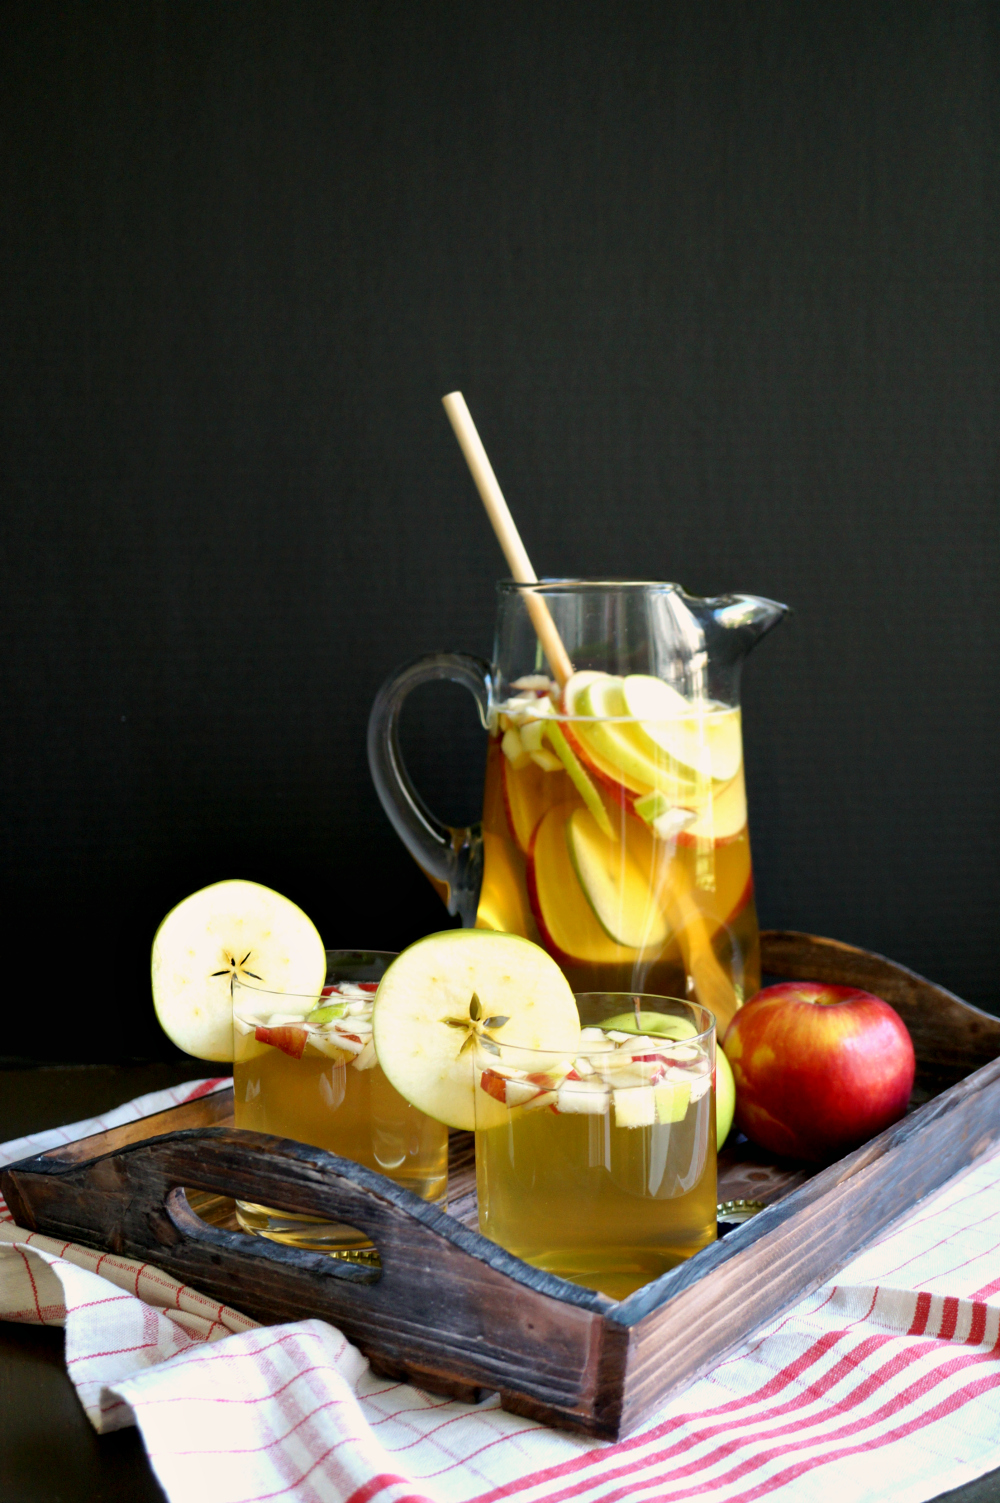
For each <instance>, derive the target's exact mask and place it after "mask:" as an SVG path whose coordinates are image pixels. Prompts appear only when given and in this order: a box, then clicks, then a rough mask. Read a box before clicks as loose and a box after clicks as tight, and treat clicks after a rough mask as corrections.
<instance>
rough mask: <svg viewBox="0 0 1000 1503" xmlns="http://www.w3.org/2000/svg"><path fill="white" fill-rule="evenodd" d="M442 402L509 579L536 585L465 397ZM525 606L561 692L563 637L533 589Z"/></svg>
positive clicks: (566, 672) (565, 676)
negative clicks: (491, 526) (508, 570)
mask: <svg viewBox="0 0 1000 1503" xmlns="http://www.w3.org/2000/svg"><path fill="white" fill-rule="evenodd" d="M441 402H442V405H443V406H444V410H445V412H446V413H447V414H448V418H449V420H450V422H451V426H452V427H453V428H454V430H455V437H456V438H457V439H458V442H459V445H460V446H461V450H462V453H463V454H464V455H465V462H466V464H467V465H468V466H469V469H470V471H471V472H472V478H473V480H474V481H475V482H476V489H477V490H478V492H479V494H480V496H481V497H482V502H483V505H484V506H485V508H486V515H487V516H488V517H489V519H490V521H491V522H492V524H493V531H494V532H495V533H496V535H497V542H498V543H499V544H500V547H501V548H502V549H503V555H504V558H505V559H506V560H507V567H508V568H509V569H510V577H511V579H513V580H515V581H516V582H517V583H518V584H537V583H538V575H537V574H536V573H535V571H534V569H533V568H532V567H531V559H530V558H529V557H528V554H527V550H526V549H525V546H524V544H523V543H522V542H521V534H520V533H519V532H518V530H517V526H516V524H515V522H514V518H513V517H512V516H511V514H510V508H509V506H508V505H507V503H506V501H505V500H504V498H503V491H502V490H501V489H500V485H499V482H498V480H497V477H496V475H495V474H494V473H493V466H492V465H491V464H490V462H489V459H488V458H487V455H486V450H485V449H484V448H483V441H482V439H481V438H480V437H479V434H478V433H477V431H476V425H475V423H474V422H473V421H472V414H471V412H470V411H469V409H468V407H467V406H466V401H465V398H464V397H463V395H462V393H461V392H460V391H453V392H450V393H449V394H448V396H446V397H442V398H441ZM524 603H525V605H526V606H527V608H528V615H529V616H530V617H531V624H532V626H533V627H534V628H535V631H536V632H537V634H538V640H539V642H541V644H542V651H543V652H544V653H545V656H546V657H547V658H548V660H549V667H550V668H551V669H552V672H553V674H554V675H555V677H556V680H557V682H558V684H559V687H560V688H561V689H563V688H565V687H566V683H567V681H568V680H569V679H570V678H571V677H572V674H573V664H572V663H571V662H570V657H569V653H568V652H567V651H566V648H565V647H564V646H563V640H562V637H560V635H559V632H558V630H557V628H556V623H555V622H554V621H553V619H552V616H551V613H550V611H549V608H548V605H547V604H546V602H545V600H544V599H543V598H542V596H541V595H536V594H535V592H534V590H525V591H524Z"/></svg>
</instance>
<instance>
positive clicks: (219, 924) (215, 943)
mask: <svg viewBox="0 0 1000 1503" xmlns="http://www.w3.org/2000/svg"><path fill="white" fill-rule="evenodd" d="M234 980H237V981H242V982H244V983H245V984H246V985H247V986H253V987H260V988H261V990H263V991H268V992H282V993H291V994H293V995H295V996H304V997H307V998H310V999H312V1001H310V1003H309V1006H312V1002H313V1001H315V1000H316V999H318V997H319V995H320V992H321V991H322V988H323V983H324V981H325V980H326V951H325V950H324V948H323V941H322V939H320V936H319V933H318V932H317V930H316V927H315V925H314V924H313V923H312V921H311V920H310V919H309V918H308V917H307V916H306V915H305V914H304V913H303V912H302V909H301V908H299V907H298V906H297V905H296V904H295V903H293V902H291V901H290V900H289V899H288V898H283V897H282V896H281V894H280V893H277V892H273V891H272V889H271V888H270V887H262V886H261V885H260V883H259V882H239V881H229V882H215V883H213V884H212V886H211V887H203V888H202V889H201V890H200V891H199V892H195V893H192V894H191V896H190V897H188V898H185V899H184V900H183V902H181V903H178V904H177V907H176V908H172V909H171V910H170V912H169V913H168V914H167V916H166V918H165V919H164V920H163V922H162V924H161V925H160V927H159V928H158V929H157V931H156V935H155V937H154V939H153V954H152V981H153V1006H154V1007H155V1009H156V1016H157V1018H158V1019H159V1022H160V1026H161V1027H162V1029H163V1031H164V1033H165V1034H166V1035H167V1037H168V1038H170V1039H171V1040H172V1041H173V1042H174V1043H175V1044H176V1045H177V1047H178V1048H179V1049H183V1050H184V1051H185V1053H187V1054H193V1055H194V1056H195V1057H196V1058H197V1059H210V1060H231V1059H232V1057H233V1004H232V983H233V981H234ZM307 1011H308V1007H307V1008H305V1011H304V1012H303V1017H304V1016H305V1012H307Z"/></svg>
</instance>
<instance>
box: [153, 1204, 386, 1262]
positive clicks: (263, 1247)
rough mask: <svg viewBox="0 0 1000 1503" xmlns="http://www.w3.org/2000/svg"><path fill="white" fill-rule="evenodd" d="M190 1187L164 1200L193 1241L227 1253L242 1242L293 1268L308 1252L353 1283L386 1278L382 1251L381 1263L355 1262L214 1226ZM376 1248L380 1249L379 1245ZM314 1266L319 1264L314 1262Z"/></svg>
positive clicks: (169, 1214) (256, 1252) (187, 1238)
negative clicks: (200, 1211)
mask: <svg viewBox="0 0 1000 1503" xmlns="http://www.w3.org/2000/svg"><path fill="white" fill-rule="evenodd" d="M189 1188H194V1187H193V1186H181V1185H177V1186H176V1187H175V1188H174V1189H173V1190H169V1191H168V1192H167V1196H166V1199H165V1201H164V1210H165V1211H166V1214H167V1217H168V1218H169V1220H170V1222H171V1224H172V1225H173V1226H174V1227H175V1228H176V1230H177V1231H178V1232H179V1233H180V1235H181V1236H182V1237H183V1238H184V1239H185V1241H187V1242H189V1243H196V1244H201V1245H202V1246H204V1247H206V1248H215V1249H218V1250H220V1251H222V1250H224V1251H227V1252H230V1251H232V1250H233V1249H234V1246H239V1245H242V1247H243V1250H244V1252H245V1253H250V1254H252V1255H253V1256H255V1257H264V1258H267V1259H269V1260H271V1261H273V1262H274V1263H277V1264H279V1265H280V1264H284V1265H285V1266H287V1267H290V1268H301V1267H302V1266H303V1257H302V1255H303V1253H305V1254H307V1255H308V1256H309V1257H310V1258H316V1259H317V1260H318V1266H319V1268H320V1270H321V1271H322V1272H323V1273H324V1274H325V1275H328V1276H329V1277H332V1278H339V1279H344V1280H346V1281H347V1282H348V1283H351V1284H377V1283H378V1281H379V1279H380V1278H381V1277H382V1268H381V1254H379V1262H378V1263H375V1262H371V1263H361V1262H353V1261H351V1260H350V1259H348V1258H345V1257H339V1256H336V1255H334V1256H331V1255H330V1254H329V1253H326V1252H313V1251H311V1249H309V1248H302V1247H293V1246H290V1245H286V1244H284V1243H281V1242H277V1241H273V1240H272V1239H271V1238H269V1237H258V1236H254V1235H252V1234H251V1233H250V1232H244V1231H242V1230H231V1229H229V1228H228V1227H227V1228H223V1227H219V1226H213V1225H212V1223H211V1222H210V1221H205V1220H204V1219H203V1218H202V1217H201V1216H199V1215H198V1212H197V1211H196V1210H194V1208H193V1207H192V1205H191V1203H190V1201H189V1200H188V1196H187V1190H188V1189H189ZM376 1251H378V1249H377V1248H376ZM310 1266H315V1265H312V1264H310Z"/></svg>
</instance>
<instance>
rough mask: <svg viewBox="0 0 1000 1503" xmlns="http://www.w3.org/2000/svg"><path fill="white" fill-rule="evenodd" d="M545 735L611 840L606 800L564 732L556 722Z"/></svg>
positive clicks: (578, 791) (574, 785)
mask: <svg viewBox="0 0 1000 1503" xmlns="http://www.w3.org/2000/svg"><path fill="white" fill-rule="evenodd" d="M545 733H546V735H547V737H548V739H549V743H550V745H551V747H552V750H553V751H554V752H555V754H556V756H557V757H558V758H559V760H560V762H561V763H562V765H563V766H564V767H565V769H566V771H567V772H568V773H569V777H570V782H571V783H572V784H573V787H574V788H575V789H576V791H577V793H578V794H579V795H580V797H581V798H582V799H583V802H584V803H585V804H586V806H587V808H588V809H589V810H590V812H591V814H592V815H593V816H594V818H595V819H596V821H597V823H598V825H599V827H600V828H601V829H602V830H603V831H604V834H605V835H607V836H608V838H609V839H610V838H611V834H612V831H611V821H610V819H609V818H608V811H607V809H605V807H604V800H603V799H602V798H601V795H600V794H599V793H598V791H597V789H596V788H595V787H594V785H593V783H592V782H591V781H590V778H589V777H588V776H587V774H586V772H585V771H584V767H583V763H582V762H581V761H580V758H579V757H578V756H577V754H576V752H575V751H574V750H573V748H572V747H571V746H570V744H569V742H568V741H567V740H566V737H565V736H564V735H563V733H562V730H561V729H560V728H559V726H558V725H556V724H555V723H554V722H551V721H550V722H549V724H548V725H547V726H546V727H545Z"/></svg>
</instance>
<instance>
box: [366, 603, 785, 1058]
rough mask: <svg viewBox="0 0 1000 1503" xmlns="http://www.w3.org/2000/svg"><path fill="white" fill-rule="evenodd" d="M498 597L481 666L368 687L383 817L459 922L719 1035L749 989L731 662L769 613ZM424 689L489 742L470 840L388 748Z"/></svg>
mask: <svg viewBox="0 0 1000 1503" xmlns="http://www.w3.org/2000/svg"><path fill="white" fill-rule="evenodd" d="M497 592H498V609H497V629H496V639H495V646H494V654H493V662H492V664H490V663H486V662H484V661H483V660H482V659H481V658H476V657H472V656H469V655H467V654H464V653H434V654H431V655H430V656H427V657H423V658H420V659H418V660H417V661H416V662H414V663H410V664H408V665H407V666H406V667H404V668H401V669H400V670H399V672H398V673H395V674H393V676H392V677H391V678H390V679H388V680H387V682H386V683H385V684H384V685H383V686H382V688H381V689H380V691H379V693H378V696H377V697H376V700H375V703H374V705H373V707H372V712H371V717H370V719H369V723H368V760H369V765H370V767H371V772H372V778H373V780H374V782H375V787H376V789H377V791H378V795H379V798H380V799H381V801H382V805H383V807H384V809H385V811H386V813H387V814H388V816H389V818H390V820H391V821H392V823H393V825H394V827H395V829H396V831H397V833H398V835H399V836H400V838H401V839H402V841H403V843H404V845H405V846H406V847H407V849H408V850H409V852H410V854H411V855H412V856H413V857H414V859H415V860H416V861H417V863H418V864H419V866H420V867H421V868H422V869H423V871H424V872H425V873H426V874H427V876H428V877H429V878H430V880H431V881H432V883H433V884H434V886H435V887H436V888H437V890H438V892H439V894H440V895H441V897H442V899H443V900H444V902H445V904H446V905H447V908H448V911H449V913H452V914H459V915H460V916H461V919H462V923H463V924H464V925H465V926H467V927H471V926H473V925H475V926H476V927H477V928H481V929H500V930H504V931H506V932H508V933H511V934H523V935H524V936H525V937H526V938H528V939H532V940H534V941H535V942H536V943H538V944H541V945H543V946H544V947H545V949H546V950H548V952H549V954H550V955H552V956H553V958H554V959H555V960H556V961H557V962H558V963H559V965H560V966H561V967H562V969H563V970H564V971H565V973H566V976H567V978H568V980H569V982H570V985H571V986H572V988H573V990H574V991H575V992H595V991H602V992H612V991H615V992H645V993H654V994H656V995H658V996H667V997H671V996H672V997H685V996H686V997H689V998H691V999H693V1000H695V1001H697V1002H698V1003H700V1004H701V1005H702V1006H704V1007H707V1008H708V1009H709V1010H710V1011H711V1012H713V1013H714V1014H715V1016H716V1019H717V1021H718V1027H719V1035H720V1037H721V1035H722V1034H723V1032H724V1031H725V1028H726V1025H727V1024H728V1022H729V1021H730V1019H731V1018H732V1016H733V1014H734V1013H735V1011H736V1009H737V1008H738V1007H739V1006H740V1005H741V1004H742V1002H743V1001H744V1000H745V999H746V998H748V997H751V996H752V995H753V994H754V992H755V991H757V989H758V988H759V985H760V945H759V939H758V933H757V913H756V908H755V905H754V896H753V877H752V874H751V867H750V841H749V836H748V833H747V806H746V790H745V784H744V778H743V746H742V734H741V727H740V708H739V688H740V669H741V667H742V664H743V659H744V658H745V657H746V655H747V653H748V652H749V651H750V649H751V648H752V647H753V646H754V644H755V643H756V642H758V641H759V640H760V638H761V637H762V636H763V635H764V634H765V632H767V631H768V630H769V629H770V628H771V627H772V626H774V625H775V624H776V622H778V621H779V620H780V619H781V617H782V616H783V615H784V614H785V611H786V609H787V607H785V606H783V605H779V604H778V603H777V602H775V601H773V600H763V599H758V598H756V597H754V596H752V595H722V596H719V597H718V598H716V599H712V600H701V599H698V598H696V597H695V596H691V595H687V594H686V593H685V592H684V591H683V590H682V589H681V588H680V586H679V585H676V584H659V583H648V582H620V581H590V580H576V579H568V580H546V581H544V582H542V583H539V584H535V585H530V586H528V585H523V584H515V583H513V582H511V581H502V582H501V583H500V584H499V585H498V586H497ZM543 642H544V643H545V647H544V649H543V646H542V643H543ZM442 678H443V679H451V680H453V681H454V682H456V683H460V684H464V685H465V686H466V687H467V688H468V689H470V690H471V692H472V694H473V695H474V696H475V698H476V701H477V703H478V705H479V713H480V717H481V719H482V722H483V726H484V728H485V729H486V730H487V732H488V733H489V743H488V747H487V753H486V787H485V793H484V798H483V818H482V823H481V824H480V825H473V826H472V827H471V828H469V829H455V828H452V827H450V826H448V825H445V824H442V823H441V821H440V820H438V819H436V818H435V816H434V815H433V814H432V813H431V812H430V810H429V809H428V808H427V807H426V805H425V804H424V802H423V800H422V799H421V797H420V795H419V794H418V793H417V791H416V789H415V788H414V787H413V784H412V783H411V782H410V779H409V777H408V776H407V773H406V769H405V767H404V765H403V762H402V758H401V755H400V749H399V734H398V731H399V717H400V713H401V710H402V707H403V702H404V700H405V699H406V696H407V695H408V694H409V693H410V691H411V690H412V689H414V688H416V687H417V685H419V684H422V683H427V682H428V681H430V680H433V679H442Z"/></svg>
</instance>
